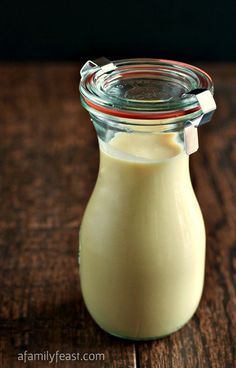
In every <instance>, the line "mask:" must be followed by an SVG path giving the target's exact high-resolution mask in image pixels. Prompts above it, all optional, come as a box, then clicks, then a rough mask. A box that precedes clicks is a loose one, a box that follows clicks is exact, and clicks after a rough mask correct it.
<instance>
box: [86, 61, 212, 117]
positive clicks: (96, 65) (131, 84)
mask: <svg viewBox="0 0 236 368" xmlns="http://www.w3.org/2000/svg"><path fill="white" fill-rule="evenodd" d="M194 90H210V92H211V93H212V94H213V85H212V80H211V78H210V77H209V75H208V74H207V73H205V72H204V71H202V70H201V69H199V68H197V67H195V66H192V65H189V64H185V63H181V62H176V61H171V60H162V59H126V60H118V61H113V62H110V61H109V60H107V59H100V60H98V61H97V62H92V61H88V62H87V63H86V64H85V65H84V66H83V68H82V69H81V82H80V92H81V100H82V103H83V105H84V106H85V107H86V108H87V109H88V110H89V111H91V110H93V112H94V113H96V111H98V112H100V113H103V114H108V115H113V116H117V117H123V118H129V119H170V118H177V117H181V116H185V115H189V114H190V115H191V114H193V113H194V115H195V116H198V115H201V113H202V112H201V107H200V105H199V102H198V99H197V98H196V95H195V94H194V93H192V91H194Z"/></svg>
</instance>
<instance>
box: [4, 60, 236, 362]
mask: <svg viewBox="0 0 236 368" xmlns="http://www.w3.org/2000/svg"><path fill="white" fill-rule="evenodd" d="M204 68H205V69H206V70H207V71H208V72H209V73H210V74H211V75H212V76H213V78H214V81H215V86H216V100H217V103H218V111H217V113H216V114H215V117H214V121H213V122H212V123H211V124H209V125H208V126H204V127H202V128H201V129H200V131H201V133H200V150H199V151H198V152H197V153H196V154H194V155H193V156H192V157H191V172H192V178H193V184H194V187H195V190H196V193H197V196H198V198H199V202H200V205H201V208H202V211H203V214H204V218H205V222H206V228H207V261H206V281H205V288H204V294H203V297H202V300H201V303H200V307H199V308H198V311H197V313H196V314H195V316H194V318H192V320H191V321H190V322H189V323H188V324H187V325H186V326H185V327H184V328H182V329H181V330H180V331H178V332H176V333H174V334H172V335H171V336H169V337H166V338H163V339H161V340H159V341H154V342H145V343H132V342H127V341H122V340H120V339H118V338H115V337H112V336H109V335H108V334H106V333H105V332H103V331H102V330H101V329H100V328H99V327H98V326H97V325H96V324H95V323H94V322H93V320H92V319H91V318H90V316H89V314H88V312H87V310H86V308H85V306H84V303H83V300H82V298H81V293H80V286H79V277H78V265H77V248H78V228H79V224H80V221H81V217H82V214H83V210H84V208H85V205H86V202H87V200H88V198H89V196H90V193H91V190H92V188H93V185H94V182H95V179H96V175H97V168H98V149H97V142H96V135H95V132H94V129H93V127H92V125H91V124H90V122H89V118H88V115H87V113H86V112H85V110H84V109H83V108H82V107H81V105H80V102H79V93H78V81H79V65H76V64H26V65H16V64H1V65H0V179H1V180H0V193H1V196H0V200H1V206H0V233H1V236H0V347H1V355H0V367H1V368H14V367H28V366H29V367H49V366H50V367H55V366H57V365H56V364H55V363H53V364H49V362H46V361H34V362H31V361H29V360H28V363H27V364H25V363H23V362H22V361H19V360H18V358H19V357H20V356H19V355H18V353H20V352H24V351H25V350H27V352H28V353H33V352H38V353H40V352H46V351H49V352H50V353H55V352H56V351H60V352H63V353H68V352H75V353H76V352H79V353H80V354H81V355H82V354H83V353H94V354H96V353H103V354H105V355H104V358H105V359H104V360H96V361H89V362H88V361H85V360H84V361H80V362H75V361H74V362H73V361H64V362H61V363H60V366H63V367H77V366H78V367H90V366H91V367H92V366H93V367H107V368H108V367H109V368H110V367H116V368H128V367H129V368H133V367H141V368H146V367H147V368H148V367H161V368H164V367H173V368H185V367H186V368H195V367H196V368H197V367H199V368H209V367H212V368H224V367H225V368H226V367H227V368H231V367H236V354H235V346H236V247H235V239H236V235H235V215H236V211H235V207H236V200H235V189H236V188H235V171H234V170H235V162H236V145H235V134H236V65H232V64H231V65H227V64H225V65H223V64H220V65H215V64H214V65H204ZM94 356H95V355H94Z"/></svg>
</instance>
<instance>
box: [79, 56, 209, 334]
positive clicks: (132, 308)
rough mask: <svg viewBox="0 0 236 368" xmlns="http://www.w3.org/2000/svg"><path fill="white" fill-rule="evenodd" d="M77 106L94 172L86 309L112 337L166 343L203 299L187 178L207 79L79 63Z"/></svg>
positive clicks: (148, 66) (165, 66) (185, 70)
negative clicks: (83, 113)
mask: <svg viewBox="0 0 236 368" xmlns="http://www.w3.org/2000/svg"><path fill="white" fill-rule="evenodd" d="M81 76H82V78H81V83H80V92H81V100H82V104H83V106H84V107H85V108H86V109H87V110H88V111H89V113H90V117H91V120H92V122H93V124H94V126H95V129H96V132H97V135H98V142H99V149H100V166H99V174H98V178H97V182H96V185H95V188H94V190H93V193H92V195H91V198H90V200H89V203H88V205H87V208H86V210H85V213H84V216H83V220H82V224H81V228H80V278H81V289H82V294H83V298H84V301H85V304H86V306H87V309H88V311H89V312H90V314H91V316H92V317H93V318H94V320H95V321H96V322H97V324H98V325H99V326H100V327H101V328H102V329H104V330H105V331H107V332H109V333H110V334H112V335H115V336H119V337H123V338H128V339H136V340H148V339H155V338H159V337H162V336H165V335H168V334H170V333H172V332H174V331H176V330H178V329H179V328H180V327H182V326H183V325H184V324H185V323H186V322H187V321H188V320H189V319H190V318H191V317H192V315H193V314H194V312H195V311H196V308H197V306H198V304H199V301H200V297H201V294H202V289H203V281H204V267H205V229H204V222H203V218H202V214H201V210H200V208H199V205H198V202H197V199H196V196H195V194H194V191H193V188H192V184H191V179H190V174H189V153H192V152H194V151H196V150H197V148H198V141H197V127H198V126H199V125H200V124H202V123H205V122H207V121H209V119H210V117H211V115H212V112H213V110H214V109H215V105H214V100H213V97H212V93H213V86H212V81H211V79H210V77H209V76H208V75H207V74H206V73H205V72H203V71H202V70H200V69H198V68H196V67H193V66H191V65H187V64H183V63H179V62H174V61H167V60H157V59H129V60H120V61H116V62H109V61H106V60H105V62H104V60H102V63H100V65H99V63H93V62H91V61H89V62H87V63H86V64H85V66H84V67H83V68H82V70H81Z"/></svg>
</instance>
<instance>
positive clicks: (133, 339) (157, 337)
mask: <svg viewBox="0 0 236 368" xmlns="http://www.w3.org/2000/svg"><path fill="white" fill-rule="evenodd" d="M191 319H192V317H191V318H189V319H188V320H187V321H186V322H184V323H183V324H181V325H180V326H178V327H176V328H175V329H173V330H171V331H170V332H168V333H166V334H163V335H157V336H151V337H132V336H125V335H122V334H119V333H116V332H111V331H108V330H106V329H105V328H103V327H102V326H101V325H99V324H98V323H97V322H96V323H97V324H98V326H99V327H100V328H101V329H102V330H103V331H105V332H106V333H108V334H109V335H111V336H114V337H117V338H119V339H122V340H130V341H153V340H159V339H162V338H164V337H166V336H169V335H172V334H173V333H175V332H177V331H179V330H180V329H181V328H183V327H184V326H185V325H186V324H187V323H188V322H189V321H190V320H191Z"/></svg>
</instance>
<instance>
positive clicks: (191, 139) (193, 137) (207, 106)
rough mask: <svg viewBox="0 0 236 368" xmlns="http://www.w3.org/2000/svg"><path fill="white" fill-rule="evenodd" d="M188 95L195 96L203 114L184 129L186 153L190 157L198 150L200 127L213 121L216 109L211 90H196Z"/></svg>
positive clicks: (190, 121)
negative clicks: (198, 129)
mask: <svg viewBox="0 0 236 368" xmlns="http://www.w3.org/2000/svg"><path fill="white" fill-rule="evenodd" d="M188 94H191V95H195V96H196V98H197V100H198V103H199V106H200V108H201V111H202V114H201V116H199V117H198V118H196V119H193V120H189V121H188V122H187V124H186V126H185V128H184V148H185V152H186V153H187V154H188V155H190V154H191V153H194V152H196V151H197V150H198V147H199V143H198V131H197V128H198V127H199V126H200V125H203V124H206V123H208V122H209V121H210V120H211V117H212V115H213V114H214V111H215V109H216V103H215V100H214V98H213V96H212V94H211V92H210V91H209V90H206V89H195V90H192V91H190V92H188Z"/></svg>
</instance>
